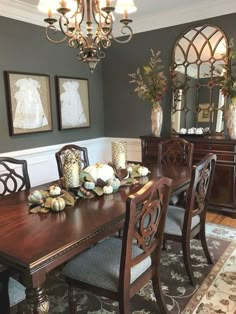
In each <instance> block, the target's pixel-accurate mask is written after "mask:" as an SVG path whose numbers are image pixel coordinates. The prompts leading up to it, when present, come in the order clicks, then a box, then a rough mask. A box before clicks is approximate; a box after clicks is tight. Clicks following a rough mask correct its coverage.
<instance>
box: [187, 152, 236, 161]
mask: <svg viewBox="0 0 236 314" xmlns="http://www.w3.org/2000/svg"><path fill="white" fill-rule="evenodd" d="M212 152H213V151H212ZM213 153H216V155H217V161H227V162H232V163H234V154H232V153H221V152H213ZM206 154H207V152H206V151H194V154H193V160H197V161H200V160H201V159H202V158H203V157H205V156H206Z"/></svg>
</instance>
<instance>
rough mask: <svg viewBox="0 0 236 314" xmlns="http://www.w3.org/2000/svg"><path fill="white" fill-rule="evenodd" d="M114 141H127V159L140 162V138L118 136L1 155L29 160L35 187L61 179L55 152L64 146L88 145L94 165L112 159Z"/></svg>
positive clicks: (31, 178)
mask: <svg viewBox="0 0 236 314" xmlns="http://www.w3.org/2000/svg"><path fill="white" fill-rule="evenodd" d="M114 141H125V142H127V159H128V160H132V161H138V162H139V161H141V141H140V139H137V138H116V137H101V138H95V139H89V140H83V141H76V142H68V143H61V144H57V145H50V146H43V147H37V148H30V149H25V150H18V151H12V152H6V153H1V154H0V157H3V156H4V157H12V158H17V159H25V160H27V164H28V171H29V177H30V182H31V186H32V187H34V186H37V185H40V184H44V183H47V182H51V181H55V180H58V179H59V178H58V170H57V163H56V158H55V153H56V152H57V151H58V150H60V149H61V147H62V146H64V145H66V144H75V145H78V146H84V147H87V149H88V157H89V162H90V164H91V165H92V164H95V163H96V162H101V163H107V162H109V161H111V156H112V152H111V143H112V142H114ZM39 174H40V175H39Z"/></svg>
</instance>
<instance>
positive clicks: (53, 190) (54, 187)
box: [49, 185, 61, 196]
mask: <svg viewBox="0 0 236 314" xmlns="http://www.w3.org/2000/svg"><path fill="white" fill-rule="evenodd" d="M49 193H50V195H51V196H58V195H60V194H61V188H60V187H59V186H58V185H51V186H50V187H49Z"/></svg>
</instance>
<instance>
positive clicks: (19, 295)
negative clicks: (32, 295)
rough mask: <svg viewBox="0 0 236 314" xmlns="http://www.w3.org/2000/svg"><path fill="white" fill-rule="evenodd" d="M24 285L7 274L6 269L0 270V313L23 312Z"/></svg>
mask: <svg viewBox="0 0 236 314" xmlns="http://www.w3.org/2000/svg"><path fill="white" fill-rule="evenodd" d="M24 300H25V287H24V286H23V285H22V284H21V283H19V282H18V281H17V280H15V279H14V278H12V277H10V276H9V272H8V269H4V270H2V271H0V314H10V313H11V314H13V313H23V311H21V309H22V308H21V306H22V305H23V302H24Z"/></svg>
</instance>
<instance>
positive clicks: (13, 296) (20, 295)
mask: <svg viewBox="0 0 236 314" xmlns="http://www.w3.org/2000/svg"><path fill="white" fill-rule="evenodd" d="M8 293H9V300H10V307H12V306H14V305H16V304H18V303H20V302H22V301H23V300H24V299H25V287H24V286H23V285H22V284H20V283H19V282H18V281H17V280H15V279H14V278H12V277H10V278H9V283H8Z"/></svg>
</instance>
